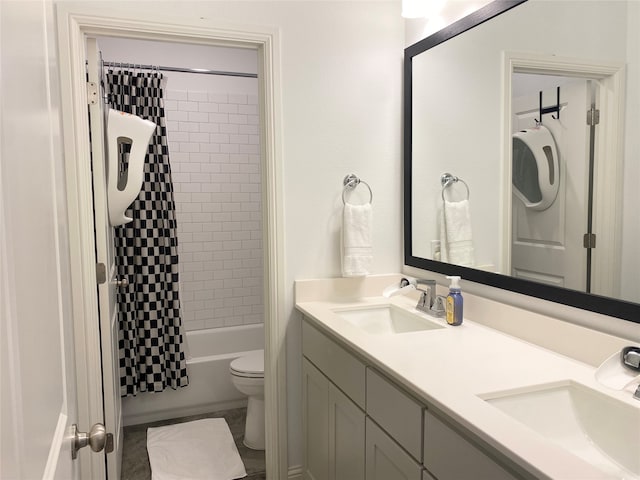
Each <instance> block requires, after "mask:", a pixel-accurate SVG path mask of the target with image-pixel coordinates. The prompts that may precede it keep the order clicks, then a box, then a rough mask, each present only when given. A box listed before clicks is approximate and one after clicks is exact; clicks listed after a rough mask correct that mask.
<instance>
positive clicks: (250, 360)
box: [229, 350, 264, 378]
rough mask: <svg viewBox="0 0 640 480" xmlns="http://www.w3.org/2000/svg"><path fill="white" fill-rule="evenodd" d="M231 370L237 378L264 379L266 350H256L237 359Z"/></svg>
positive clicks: (233, 362) (230, 367)
mask: <svg viewBox="0 0 640 480" xmlns="http://www.w3.org/2000/svg"><path fill="white" fill-rule="evenodd" d="M229 370H230V372H231V375H234V376H236V377H244V378H264V350H255V351H253V352H251V353H248V354H246V355H243V356H242V357H238V358H236V359H235V360H233V361H232V362H231V365H230V366H229Z"/></svg>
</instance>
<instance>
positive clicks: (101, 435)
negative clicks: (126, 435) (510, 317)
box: [71, 423, 113, 460]
mask: <svg viewBox="0 0 640 480" xmlns="http://www.w3.org/2000/svg"><path fill="white" fill-rule="evenodd" d="M71 435H72V436H73V439H72V445H71V458H73V459H74V460H75V459H76V458H77V457H78V450H80V449H81V448H82V447H86V446H87V445H89V446H90V447H91V450H93V451H94V452H101V451H102V450H103V449H104V448H105V447H106V449H107V453H109V450H110V447H109V445H110V444H111V445H113V436H112V435H111V434H110V433H107V430H106V429H105V428H104V425H102V424H101V423H96V424H95V425H94V426H93V427H91V430H89V433H83V432H79V431H78V426H77V425H76V424H75V423H74V424H73V425H72V426H71ZM112 448H113V447H112V446H111V449H112Z"/></svg>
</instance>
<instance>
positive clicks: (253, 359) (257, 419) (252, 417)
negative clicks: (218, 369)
mask: <svg viewBox="0 0 640 480" xmlns="http://www.w3.org/2000/svg"><path fill="white" fill-rule="evenodd" d="M229 371H230V372H231V381H232V382H233V385H234V386H235V387H236V388H237V389H238V390H240V391H241V392H242V393H244V394H245V395H246V396H247V397H248V398H249V401H248V404H247V419H246V422H245V427H244V441H243V443H244V444H245V445H246V446H247V447H249V448H251V449H253V450H264V350H255V351H253V352H250V353H248V354H246V355H244V356H242V357H239V358H236V359H235V360H233V361H232V362H231V365H230V366H229Z"/></svg>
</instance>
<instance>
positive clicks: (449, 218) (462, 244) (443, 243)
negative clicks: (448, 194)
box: [440, 200, 475, 267]
mask: <svg viewBox="0 0 640 480" xmlns="http://www.w3.org/2000/svg"><path fill="white" fill-rule="evenodd" d="M440 254H441V259H442V261H443V262H448V263H453V264H455V265H462V266H466V267H470V266H473V265H474V263H475V258H474V251H473V235H472V233H471V212H470V208H469V200H462V201H460V202H449V201H446V200H445V201H444V203H443V206H442V215H441V220H440Z"/></svg>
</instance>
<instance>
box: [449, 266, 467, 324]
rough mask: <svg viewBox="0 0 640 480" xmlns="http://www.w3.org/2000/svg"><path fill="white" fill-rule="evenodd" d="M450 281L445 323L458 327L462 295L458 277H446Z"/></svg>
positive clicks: (460, 321) (460, 316) (460, 320)
mask: <svg viewBox="0 0 640 480" xmlns="http://www.w3.org/2000/svg"><path fill="white" fill-rule="evenodd" d="M447 279H449V280H451V285H450V286H449V295H447V307H446V308H447V323H448V324H449V325H454V326H457V325H460V324H461V323H462V303H463V300H462V293H461V291H460V283H459V282H460V277H458V276H451V277H447Z"/></svg>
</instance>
